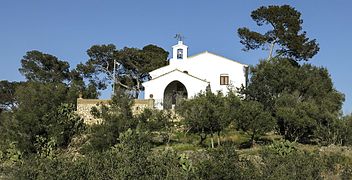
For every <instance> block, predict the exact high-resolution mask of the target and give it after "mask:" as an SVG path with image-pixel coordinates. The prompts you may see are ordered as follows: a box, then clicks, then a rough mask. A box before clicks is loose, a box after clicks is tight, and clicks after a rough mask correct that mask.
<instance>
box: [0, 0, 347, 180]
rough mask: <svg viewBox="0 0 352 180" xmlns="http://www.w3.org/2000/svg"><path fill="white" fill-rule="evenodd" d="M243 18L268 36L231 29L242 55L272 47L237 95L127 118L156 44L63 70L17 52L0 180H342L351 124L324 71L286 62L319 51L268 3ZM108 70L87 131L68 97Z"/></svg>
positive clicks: (297, 23)
mask: <svg viewBox="0 0 352 180" xmlns="http://www.w3.org/2000/svg"><path fill="white" fill-rule="evenodd" d="M277 15H281V16H277ZM276 17H280V18H276ZM252 18H253V19H254V20H255V21H256V22H257V23H258V25H260V26H261V25H263V24H270V25H272V26H273V30H270V31H268V32H266V33H264V34H259V33H256V32H252V31H250V30H249V29H246V28H241V29H239V31H238V32H239V35H240V38H241V39H242V43H243V44H244V45H245V47H246V49H247V50H249V49H256V48H258V47H261V46H262V45H264V44H271V45H272V46H271V47H274V45H279V46H280V48H278V49H277V51H276V52H277V54H276V55H275V56H273V55H272V52H271V53H270V55H269V58H268V60H266V61H260V63H259V64H257V65H255V66H252V67H250V72H249V73H250V74H249V75H250V76H249V77H250V79H249V82H248V86H247V87H242V88H239V89H234V88H232V87H231V86H229V93H228V94H226V95H224V94H222V93H221V92H217V93H213V92H210V91H205V92H200V93H199V94H198V95H197V96H196V97H194V98H193V99H189V100H180V101H177V102H179V103H177V104H176V106H175V110H165V111H159V110H155V109H145V110H144V111H143V112H141V113H140V114H133V113H132V110H131V106H132V102H133V101H132V98H135V97H136V94H135V93H136V92H138V91H140V90H142V88H143V87H141V82H143V81H145V80H147V79H148V78H149V75H148V73H147V72H149V71H151V70H153V69H156V68H158V67H161V66H163V65H165V64H164V63H165V61H164V60H165V59H166V57H167V52H166V51H165V50H163V49H162V48H159V47H157V46H154V45H148V46H146V47H144V48H143V49H136V48H124V49H121V50H117V49H116V47H115V46H114V45H94V46H92V47H91V48H90V49H89V50H88V51H87V53H88V55H89V57H90V58H89V60H88V61H87V62H86V63H85V64H83V63H81V64H79V65H78V66H77V67H76V68H75V69H69V68H70V66H69V63H68V62H66V61H63V60H59V59H58V58H57V57H55V56H52V55H49V54H45V53H42V52H39V51H30V52H27V53H26V55H25V56H24V58H23V59H22V61H21V64H22V67H21V68H20V72H21V73H22V74H23V75H24V76H25V77H26V79H27V80H26V81H25V82H8V81H1V82H0V92H1V94H0V108H1V112H0V139H2V141H0V179H349V178H351V177H352V147H351V146H352V116H351V115H347V116H343V115H342V113H341V106H342V103H343V101H344V96H343V94H342V93H340V92H338V91H337V90H336V89H335V88H334V86H333V83H332V80H331V78H330V75H329V73H328V70H327V69H326V68H323V67H316V66H314V65H311V64H309V63H302V64H300V63H298V62H299V61H301V60H305V61H307V60H309V58H311V57H313V56H314V55H315V54H316V53H317V52H318V50H319V47H318V44H317V43H316V42H315V40H310V41H309V39H308V38H306V33H305V32H303V33H301V32H300V31H301V24H302V22H303V21H302V20H301V19H300V13H299V12H297V11H296V10H295V9H294V8H291V7H289V6H269V7H261V8H259V9H258V10H256V11H254V12H253V13H252ZM272 50H274V48H272ZM114 61H117V62H119V63H120V64H121V66H119V69H117V70H118V72H117V73H116V77H115V78H116V86H115V88H116V89H115V96H114V97H113V98H112V101H111V104H110V105H109V106H102V107H101V109H92V113H93V114H94V115H95V116H96V117H99V118H101V119H102V123H100V124H95V125H91V126H87V125H86V124H84V123H83V120H82V118H81V117H79V116H78V115H77V114H76V113H75V103H76V99H77V98H78V95H79V93H82V94H83V97H84V98H97V97H98V95H99V90H101V89H104V88H106V87H107V86H108V85H110V84H111V82H112V81H111V80H112V79H113V77H112V75H113V63H114ZM109 83H110V84H109Z"/></svg>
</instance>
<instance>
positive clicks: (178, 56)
mask: <svg viewBox="0 0 352 180" xmlns="http://www.w3.org/2000/svg"><path fill="white" fill-rule="evenodd" d="M182 58H183V49H177V59H182Z"/></svg>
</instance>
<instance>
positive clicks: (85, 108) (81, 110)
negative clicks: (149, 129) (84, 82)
mask: <svg viewBox="0 0 352 180" xmlns="http://www.w3.org/2000/svg"><path fill="white" fill-rule="evenodd" d="M109 103H110V100H107V99H82V98H78V99H77V114H78V115H80V116H81V117H82V118H83V119H84V123H86V124H95V123H100V122H101V121H102V119H97V118H94V117H93V115H92V114H91V113H90V112H91V109H92V107H98V109H99V106H101V105H109ZM145 108H151V109H152V108H154V99H134V100H133V105H132V112H133V114H138V113H141V112H142V111H143V110H144V109H145Z"/></svg>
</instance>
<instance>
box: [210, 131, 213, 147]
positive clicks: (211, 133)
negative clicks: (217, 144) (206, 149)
mask: <svg viewBox="0 0 352 180" xmlns="http://www.w3.org/2000/svg"><path fill="white" fill-rule="evenodd" d="M210 141H211V148H214V139H213V133H211V139H210Z"/></svg>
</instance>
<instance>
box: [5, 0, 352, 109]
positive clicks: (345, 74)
mask: <svg viewBox="0 0 352 180" xmlns="http://www.w3.org/2000/svg"><path fill="white" fill-rule="evenodd" d="M282 4H290V5H291V6H293V7H295V8H296V9H297V10H298V11H300V12H301V13H302V18H303V20H304V23H303V30H305V31H307V34H308V37H310V38H315V39H317V42H318V43H319V44H320V52H319V53H318V54H317V55H316V56H315V57H314V58H313V59H311V61H310V63H312V64H314V65H317V66H323V67H326V68H328V70H329V72H330V74H331V77H332V79H333V82H334V85H335V87H336V89H337V90H339V91H340V92H343V93H344V94H345V95H346V101H345V103H344V107H343V110H344V113H351V112H352V86H351V85H352V80H351V78H352V70H351V66H352V61H351V53H352V46H351V44H350V43H351V42H352V35H351V32H352V11H351V10H350V8H351V7H352V1H348V0H345V1H342V0H335V1H328V0H325V1H235V0H219V1H214V0H177V1H167V0H149V1H146V0H139V1H137V0H129V1H122V0H114V1H113V0H111V1H109V0H95V1H93V0H74V1H73V0H60V1H48V0H35V1H28V0H22V1H19V0H3V1H1V2H0V80H5V79H6V80H10V81H20V80H24V79H23V77H22V76H21V74H20V73H19V72H18V68H19V67H20V60H21V58H22V57H23V55H25V53H26V52H27V51H30V50H39V51H42V52H45V53H49V54H52V55H55V56H57V57H58V58H59V59H62V60H67V61H69V62H70V64H71V67H72V68H74V67H75V65H76V64H77V63H79V62H84V61H86V60H87V59H88V57H87V55H86V50H87V49H88V48H89V47H91V46H92V45H95V44H108V43H113V44H115V45H116V46H117V47H118V48H123V47H125V46H128V47H137V48H142V47H143V46H145V45H147V44H155V45H158V46H160V47H162V48H164V49H166V50H168V51H169V52H170V51H171V46H172V45H174V44H175V43H176V40H175V39H174V38H173V37H174V35H175V34H176V33H182V34H183V35H184V36H185V37H186V39H185V43H186V44H187V45H188V46H189V53H190V54H191V55H192V54H196V53H199V52H202V51H205V50H208V51H211V52H214V53H216V54H219V55H223V56H225V57H228V58H231V59H235V60H237V61H239V62H242V63H246V64H251V65H254V64H256V63H258V61H259V59H262V58H266V57H267V54H268V52H266V51H261V50H257V51H249V52H243V51H241V49H242V45H241V44H240V43H239V38H238V36H237V34H236V31H237V28H239V27H244V26H246V27H249V28H251V29H257V27H256V25H255V23H254V22H253V21H252V20H251V18H250V13H251V11H252V10H254V9H256V8H258V7H260V6H263V5H282ZM103 96H107V93H103Z"/></svg>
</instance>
